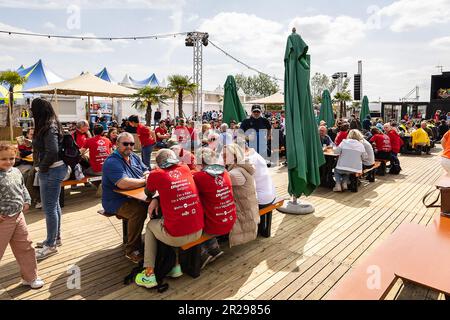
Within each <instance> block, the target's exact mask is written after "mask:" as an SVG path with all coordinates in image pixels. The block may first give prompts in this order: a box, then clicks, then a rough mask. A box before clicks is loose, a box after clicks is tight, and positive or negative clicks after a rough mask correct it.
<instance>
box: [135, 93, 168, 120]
mask: <svg viewBox="0 0 450 320" xmlns="http://www.w3.org/2000/svg"><path fill="white" fill-rule="evenodd" d="M133 97H134V98H136V100H135V101H134V103H133V107H135V108H136V109H139V110H145V122H146V124H147V126H151V124H152V105H155V104H160V103H163V104H165V101H166V100H167V99H168V98H169V96H168V95H167V94H166V93H165V90H164V89H163V88H161V87H153V88H152V87H144V88H142V89H139V91H138V93H136V94H135V95H134V96H133Z"/></svg>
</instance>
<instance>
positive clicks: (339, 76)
mask: <svg viewBox="0 0 450 320" xmlns="http://www.w3.org/2000/svg"><path fill="white" fill-rule="evenodd" d="M347 76H348V75H347V72H336V73H335V74H333V75H332V78H333V79H334V80H338V82H337V93H341V92H342V87H343V86H344V84H343V81H344V78H347ZM343 103H344V102H343V101H339V113H340V116H341V118H342V116H343V113H344V108H343Z"/></svg>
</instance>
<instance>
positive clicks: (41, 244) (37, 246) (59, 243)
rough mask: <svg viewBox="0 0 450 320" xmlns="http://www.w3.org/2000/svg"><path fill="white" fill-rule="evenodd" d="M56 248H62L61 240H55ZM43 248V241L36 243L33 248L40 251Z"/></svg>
mask: <svg viewBox="0 0 450 320" xmlns="http://www.w3.org/2000/svg"><path fill="white" fill-rule="evenodd" d="M56 246H57V247H61V246H62V241H61V239H56ZM43 247H44V241H42V242H36V246H35V248H37V249H42V248H43Z"/></svg>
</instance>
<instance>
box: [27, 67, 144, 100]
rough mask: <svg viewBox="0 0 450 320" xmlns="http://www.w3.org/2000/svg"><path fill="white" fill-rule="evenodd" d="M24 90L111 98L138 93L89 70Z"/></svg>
mask: <svg viewBox="0 0 450 320" xmlns="http://www.w3.org/2000/svg"><path fill="white" fill-rule="evenodd" d="M22 92H28V93H47V94H62V95H76V96H91V97H111V98H117V97H119V98H120V97H130V96H132V95H134V94H135V93H137V91H136V90H133V89H129V88H125V87H123V86H119V85H116V84H112V83H110V82H108V81H105V80H102V79H100V78H98V77H96V76H94V75H92V74H90V73H89V72H86V73H83V74H81V75H79V76H77V77H75V78H73V79H69V80H66V81H62V82H56V83H52V84H49V85H46V86H42V87H37V88H31V89H28V90H24V91H22Z"/></svg>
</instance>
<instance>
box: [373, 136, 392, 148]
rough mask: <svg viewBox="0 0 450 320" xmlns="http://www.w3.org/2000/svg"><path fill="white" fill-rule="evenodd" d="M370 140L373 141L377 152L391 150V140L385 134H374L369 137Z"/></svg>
mask: <svg viewBox="0 0 450 320" xmlns="http://www.w3.org/2000/svg"><path fill="white" fill-rule="evenodd" d="M370 142H375V145H376V149H377V152H380V151H382V152H391V151H392V147H391V140H390V139H389V137H388V136H387V135H385V134H376V135H374V136H373V137H372V139H370Z"/></svg>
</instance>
